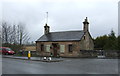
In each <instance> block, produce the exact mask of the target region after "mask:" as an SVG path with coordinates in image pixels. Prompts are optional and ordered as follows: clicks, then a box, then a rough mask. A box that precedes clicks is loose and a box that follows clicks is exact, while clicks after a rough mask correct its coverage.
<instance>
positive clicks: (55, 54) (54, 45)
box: [52, 43, 58, 57]
mask: <svg viewBox="0 0 120 76" xmlns="http://www.w3.org/2000/svg"><path fill="white" fill-rule="evenodd" d="M52 46H53V56H54V57H57V50H58V43H52Z"/></svg>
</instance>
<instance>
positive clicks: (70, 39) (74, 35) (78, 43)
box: [36, 17, 94, 57]
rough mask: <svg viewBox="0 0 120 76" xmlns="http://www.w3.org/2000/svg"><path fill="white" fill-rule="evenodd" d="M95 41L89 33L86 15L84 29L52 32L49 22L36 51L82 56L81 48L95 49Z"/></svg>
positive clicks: (55, 55) (63, 55)
mask: <svg viewBox="0 0 120 76" xmlns="http://www.w3.org/2000/svg"><path fill="white" fill-rule="evenodd" d="M93 49H94V43H93V40H92V37H91V35H90V33H89V22H88V19H87V17H86V19H85V21H84V22H83V30H79V31H64V32H62V31H61V32H50V27H49V26H48V25H47V23H46V24H45V26H44V35H42V36H41V37H40V38H39V39H38V40H37V41H36V51H37V54H38V55H40V56H51V55H52V56H54V57H57V56H61V57H80V56H82V53H81V50H87V51H88V50H93Z"/></svg>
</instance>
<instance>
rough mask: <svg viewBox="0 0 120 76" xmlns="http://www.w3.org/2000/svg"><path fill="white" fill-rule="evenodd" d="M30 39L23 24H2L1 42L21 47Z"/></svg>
mask: <svg viewBox="0 0 120 76" xmlns="http://www.w3.org/2000/svg"><path fill="white" fill-rule="evenodd" d="M29 39H30V37H29V35H28V33H27V31H26V29H25V27H24V25H23V24H19V25H8V23H6V22H3V23H2V42H3V43H9V44H19V45H22V44H23V42H27V41H28V40H29Z"/></svg>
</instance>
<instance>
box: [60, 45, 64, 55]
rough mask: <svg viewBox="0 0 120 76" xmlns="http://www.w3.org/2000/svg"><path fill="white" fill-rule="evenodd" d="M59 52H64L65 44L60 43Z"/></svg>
mask: <svg viewBox="0 0 120 76" xmlns="http://www.w3.org/2000/svg"><path fill="white" fill-rule="evenodd" d="M60 52H61V53H64V52H65V45H60Z"/></svg>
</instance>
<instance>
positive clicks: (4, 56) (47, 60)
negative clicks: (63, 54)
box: [2, 55, 64, 62]
mask: <svg viewBox="0 0 120 76" xmlns="http://www.w3.org/2000/svg"><path fill="white" fill-rule="evenodd" d="M2 57H3V58H12V59H21V60H31V61H42V62H60V61H63V60H64V59H63V58H53V57H30V59H29V58H28V57H22V56H14V55H2Z"/></svg>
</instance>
